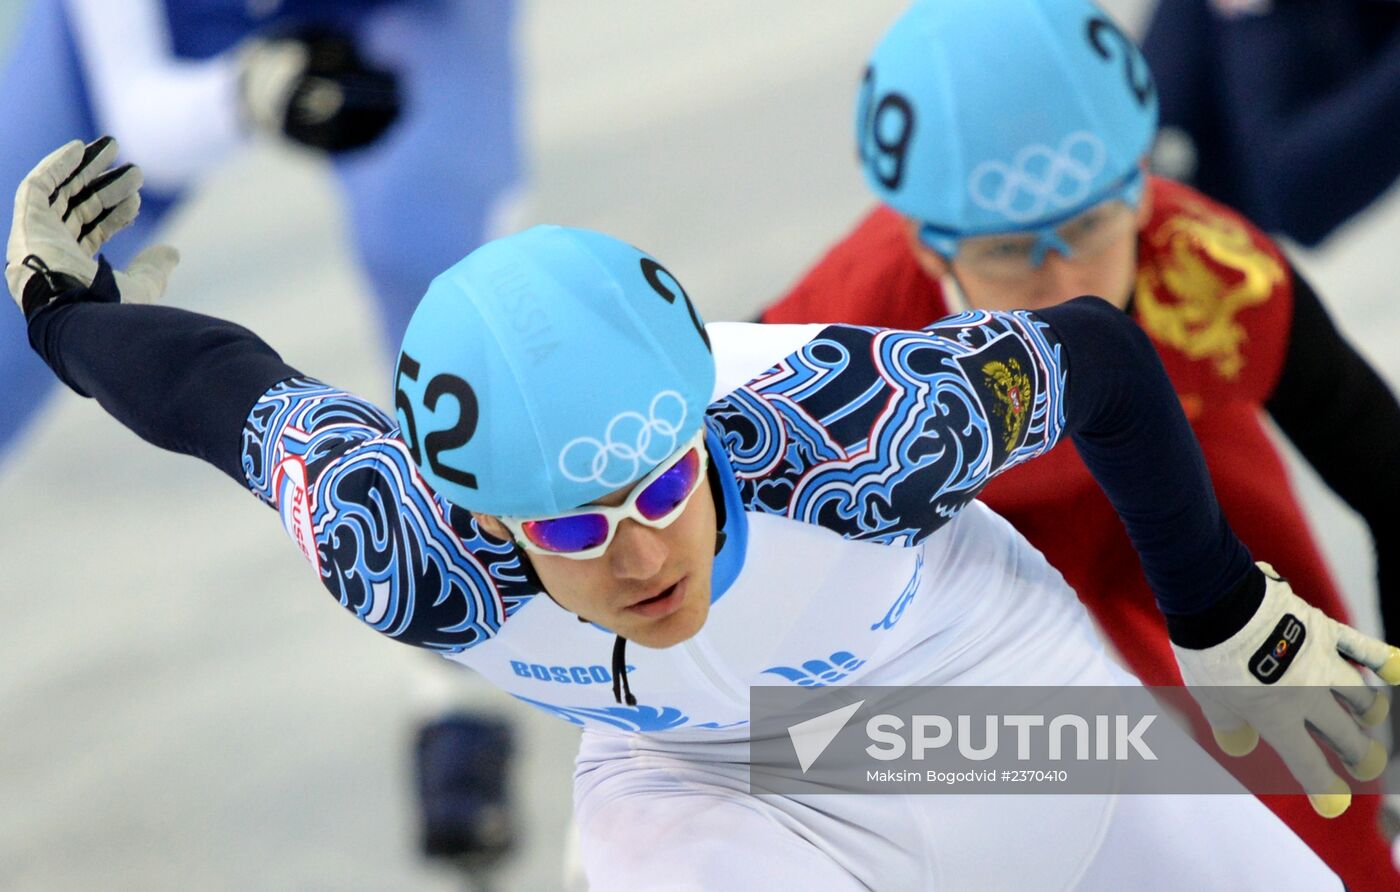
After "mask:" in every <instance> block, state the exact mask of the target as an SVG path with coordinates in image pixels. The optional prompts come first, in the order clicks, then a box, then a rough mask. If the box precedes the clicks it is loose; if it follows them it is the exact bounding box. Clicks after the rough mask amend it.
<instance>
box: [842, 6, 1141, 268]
mask: <svg viewBox="0 0 1400 892" xmlns="http://www.w3.org/2000/svg"><path fill="white" fill-rule="evenodd" d="M1156 127H1157V93H1156V89H1155V88H1154V85H1153V82H1152V76H1151V74H1150V73H1149V71H1148V68H1147V63H1146V61H1145V60H1144V59H1143V57H1142V54H1141V53H1140V52H1139V51H1138V49H1137V47H1136V46H1135V45H1134V44H1133V42H1132V41H1131V40H1130V39H1129V38H1127V37H1126V36H1125V35H1124V33H1123V32H1122V31H1121V30H1119V28H1118V26H1117V25H1115V24H1114V23H1113V21H1112V20H1111V19H1110V18H1109V17H1108V16H1107V14H1105V13H1104V12H1103V10H1101V9H1099V8H1098V7H1097V6H1095V5H1094V4H1093V3H1090V2H1088V0H915V2H914V4H913V5H912V6H911V7H910V8H909V9H908V10H907V11H906V12H905V13H904V14H903V15H902V16H901V17H900V18H899V19H898V20H897V21H896V22H895V23H894V25H893V26H891V27H890V29H889V31H888V32H887V33H886V34H885V36H884V38H883V39H882V40H881V41H880V44H879V45H878V46H877V47H876V49H875V51H874V53H873V54H872V55H871V57H870V64H869V67H868V68H867V70H866V74H865V79H864V81H863V83H862V86H861V92H860V100H859V102H858V103H857V111H856V138H857V141H858V146H859V151H860V158H861V164H862V167H863V169H864V173H865V179H866V181H867V183H869V185H870V187H871V188H872V189H873V190H874V191H875V193H876V195H877V196H879V198H880V199H881V200H883V201H884V202H885V203H886V204H888V205H890V206H891V207H893V208H894V209H895V210H897V211H899V212H900V213H902V214H904V215H906V216H909V217H913V218H915V219H917V220H920V221H922V222H924V223H925V225H926V236H927V233H928V232H933V233H935V234H936V233H937V232H939V231H943V232H947V233H948V234H950V235H952V236H959V235H976V234H982V233H991V232H1007V231H1014V230H1016V229H1020V228H1033V227H1035V226H1037V225H1043V224H1044V223H1046V222H1047V221H1053V220H1057V219H1061V218H1068V217H1071V216H1073V215H1074V214H1076V213H1078V212H1079V211H1080V210H1083V209H1085V208H1088V207H1090V206H1092V205H1094V204H1096V203H1098V202H1099V201H1103V200H1105V199H1106V198H1111V197H1115V196H1123V197H1126V198H1128V199H1129V200H1131V201H1134V202H1135V201H1136V199H1137V197H1138V196H1139V195H1140V194H1141V188H1142V177H1141V175H1140V168H1139V161H1140V159H1141V158H1142V157H1143V155H1144V154H1145V153H1146V152H1147V150H1148V148H1149V147H1150V145H1151V143H1152V139H1153V136H1154V134H1155V132H1156ZM926 240H927V238H926Z"/></svg>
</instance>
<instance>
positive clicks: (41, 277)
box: [20, 254, 121, 322]
mask: <svg viewBox="0 0 1400 892" xmlns="http://www.w3.org/2000/svg"><path fill="white" fill-rule="evenodd" d="M21 263H23V264H24V265H25V266H27V267H29V268H30V269H32V270H34V275H32V276H30V277H29V281H28V282H25V283H24V294H23V296H22V297H21V301H20V306H21V307H22V308H23V310H24V319H25V321H26V322H33V321H34V317H35V316H37V315H39V313H40V312H41V311H43V310H46V309H49V308H50V307H57V306H62V305H64V304H70V303H75V302H78V301H84V302H91V303H120V302H121V293H120V292H119V291H118V290H117V279H116V277H115V276H114V275H113V274H112V266H111V264H109V263H108V262H107V260H106V258H104V257H102V256H100V255H99V256H98V258H97V275H96V276H94V277H93V280H92V284H91V285H85V284H83V282H82V280H81V279H78V278H76V277H75V276H70V275H68V274H67V273H60V272H54V271H53V270H51V269H49V266H48V264H46V263H44V261H43V260H41V259H40V258H39V257H38V256H37V255H35V254H30V255H29V256H28V257H26V258H24V260H22V261H21Z"/></svg>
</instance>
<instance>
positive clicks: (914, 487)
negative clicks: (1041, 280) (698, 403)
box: [709, 311, 1065, 545]
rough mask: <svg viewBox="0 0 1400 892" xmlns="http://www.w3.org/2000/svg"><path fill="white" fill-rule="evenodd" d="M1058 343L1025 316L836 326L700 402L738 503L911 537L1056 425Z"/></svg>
mask: <svg viewBox="0 0 1400 892" xmlns="http://www.w3.org/2000/svg"><path fill="white" fill-rule="evenodd" d="M1064 387H1065V374H1064V368H1063V362H1062V360H1061V356H1060V346H1059V344H1058V342H1057V341H1056V340H1055V339H1054V335H1053V333H1052V332H1051V331H1050V329H1049V327H1048V326H1047V325H1045V323H1043V322H1041V321H1040V320H1039V319H1037V318H1036V317H1035V316H1034V315H1033V314H1030V313H1026V312H1019V311H1018V312H1012V313H989V312H982V311H978V312H971V313H963V314H961V315H958V316H954V317H949V318H947V319H944V320H942V321H940V322H939V323H938V324H937V325H934V326H930V327H929V328H928V329H926V330H924V331H920V332H912V331H892V330H885V329H876V328H865V327H858V326H845V325H833V326H829V327H827V328H825V329H823V330H822V332H821V333H820V334H819V335H818V336H817V337H816V338H814V339H813V340H811V341H809V342H808V343H806V344H805V345H803V347H802V348H801V349H800V350H799V351H798V352H796V353H794V354H792V355H791V356H789V357H787V358H786V359H784V360H783V361H782V362H780V363H778V364H777V365H776V366H774V367H773V368H772V369H770V370H768V371H767V372H765V373H764V374H763V375H761V376H759V377H758V378H756V379H755V380H753V381H751V382H749V384H747V385H745V386H744V387H741V388H739V389H738V390H736V391H734V392H732V393H730V394H729V395H727V396H726V397H725V398H724V399H722V400H720V401H718V402H716V403H714V404H713V405H712V406H711V407H710V411H709V416H710V418H711V423H712V424H714V425H715V426H716V427H717V428H718V431H717V432H718V433H719V434H720V436H721V439H722V440H723V442H724V445H725V450H726V452H727V454H728V455H729V458H730V462H731V464H732V466H733V468H734V472H735V475H736V477H737V479H738V482H739V489H740V494H741V497H742V498H743V500H744V502H745V506H746V507H747V508H748V510H751V511H757V512H763V513H769V514H777V515H781V516H785V517H791V518H794V519H796V520H801V521H804V522H807V523H812V524H816V525H819V526H822V527H825V528H827V529H830V530H833V531H835V532H838V533H840V534H841V535H843V536H845V537H847V538H850V539H860V540H867V541H872V542H879V543H884V544H899V545H912V544H915V543H918V542H920V541H922V540H923V539H924V538H925V537H926V536H928V535H929V534H930V533H932V532H933V531H934V530H936V529H938V528H939V527H940V526H942V525H943V524H944V523H946V522H947V521H948V520H949V519H950V518H951V517H952V516H953V515H955V514H956V513H957V512H958V511H960V510H961V509H962V507H963V506H964V505H966V504H967V503H968V502H969V501H971V500H972V499H973V498H974V497H975V496H976V495H977V493H978V492H979V491H980V490H981V488H982V487H983V486H985V485H986V483H987V481H988V480H990V479H991V477H992V476H993V475H994V474H996V473H997V472H998V471H1000V470H1003V469H1005V468H1009V467H1012V466H1014V465H1017V464H1019V463H1021V462H1023V461H1026V460H1027V459H1029V458H1032V457H1034V456H1037V455H1041V454H1043V453H1045V452H1047V451H1049V450H1050V448H1051V447H1053V446H1054V445H1055V442H1056V441H1057V440H1058V438H1059V436H1060V433H1061V431H1062V430H1063V429H1064V406H1063V400H1064Z"/></svg>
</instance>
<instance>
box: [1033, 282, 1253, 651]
mask: <svg viewBox="0 0 1400 892" xmlns="http://www.w3.org/2000/svg"><path fill="white" fill-rule="evenodd" d="M1036 315H1037V316H1038V317H1040V318H1041V319H1043V320H1044V321H1045V322H1047V323H1049V325H1050V328H1051V329H1052V330H1053V331H1054V332H1055V335H1056V336H1057V337H1058V339H1059V341H1060V345H1061V348H1062V350H1063V353H1064V361H1065V364H1066V366H1067V372H1068V374H1067V384H1066V390H1065V431H1066V433H1067V434H1068V435H1069V436H1070V437H1071V439H1072V440H1073V442H1074V446H1075V449H1077V450H1078V452H1079V455H1080V457H1081V458H1083V459H1084V464H1085V465H1086V466H1087V467H1088V468H1089V472H1090V473H1091V474H1093V476H1094V479H1095V480H1096V481H1097V482H1098V484H1099V486H1100V487H1101V488H1102V489H1103V491H1104V494H1105V495H1107V496H1108V499H1109V501H1110V502H1112V504H1113V507H1114V510H1116V511H1117V512H1118V516H1119V517H1120V518H1121V519H1122V521H1123V524H1124V526H1125V527H1127V530H1128V535H1129V537H1130V538H1131V539H1132V541H1133V545H1134V547H1135V548H1136V549H1137V552H1138V556H1139V558H1140V559H1141V561H1142V566H1143V571H1144V573H1145V574H1146V576H1147V581H1148V583H1149V584H1150V585H1151V587H1152V590H1153V592H1154V593H1155V594H1156V596H1157V603H1158V605H1159V606H1160V607H1161V608H1162V612H1163V613H1164V614H1165V615H1166V618H1167V625H1168V630H1169V631H1170V632H1171V636H1172V639H1173V640H1174V641H1176V642H1177V643H1178V644H1180V645H1183V646H1187V647H1208V646H1210V645H1212V644H1215V643H1218V642H1219V641H1223V640H1225V639H1226V638H1228V637H1229V636H1230V635H1231V634H1233V633H1234V632H1235V631H1237V630H1238V629H1239V628H1240V627H1241V626H1243V625H1244V622H1245V621H1246V620H1247V619H1248V618H1249V617H1250V616H1251V615H1253V613H1254V610H1255V609H1256V608H1257V606H1258V603H1259V599H1260V598H1262V597H1263V577H1262V575H1261V574H1260V572H1259V571H1258V570H1257V569H1255V567H1254V566H1253V563H1252V560H1251V558H1250V555H1249V551H1248V550H1247V549H1246V548H1245V546H1244V543H1242V542H1240V540H1239V539H1238V538H1237V537H1236V536H1235V534H1234V532H1233V531H1232V530H1231V529H1230V526H1229V524H1228V523H1227V522H1226V520H1225V516H1224V513H1223V512H1222V511H1221V508H1220V504H1219V502H1217V501H1216V498H1215V490H1214V489H1213V487H1212V486H1211V482H1210V473H1209V471H1208V470H1207V469H1206V464H1205V459H1204V457H1203V456H1202V455H1201V450H1200V446H1199V445H1198V444H1197V443H1196V438H1195V435H1194V434H1193V433H1192V431H1191V427H1190V425H1189V424H1188V423H1187V421H1186V415H1185V414H1184V413H1183V412H1182V410H1181V404H1180V402H1178V400H1177V396H1176V392H1175V390H1174V388H1173V387H1172V384H1171V380H1170V379H1169V378H1168V377H1167V373H1166V370H1165V369H1163V367H1162V363H1161V360H1160V359H1159V358H1158V356H1157V351H1156V350H1155V349H1154V348H1153V346H1152V342H1151V341H1150V340H1148V338H1147V335H1146V334H1144V333H1143V331H1142V329H1141V328H1139V327H1138V326H1137V325H1136V324H1135V323H1134V322H1133V321H1132V319H1130V318H1129V317H1128V315H1127V314H1125V313H1123V312H1122V311H1120V310H1118V309H1116V308H1115V307H1113V306H1112V305H1110V304H1108V303H1107V302H1105V301H1102V300H1099V299H1097V298H1083V297H1081V298H1078V299H1076V300H1073V301H1070V302H1068V303H1066V304H1061V305H1060V306H1057V307H1052V308H1049V309H1045V310H1038V311H1036ZM1065 522H1066V523H1073V522H1074V518H1072V517H1067V518H1065Z"/></svg>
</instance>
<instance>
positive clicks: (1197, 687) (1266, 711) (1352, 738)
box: [1172, 563, 1400, 818]
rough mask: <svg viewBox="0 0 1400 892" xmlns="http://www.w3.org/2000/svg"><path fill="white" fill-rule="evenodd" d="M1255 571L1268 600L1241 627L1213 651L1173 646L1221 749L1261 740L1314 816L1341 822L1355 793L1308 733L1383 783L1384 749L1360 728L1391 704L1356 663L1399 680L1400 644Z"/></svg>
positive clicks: (1269, 572) (1268, 571) (1241, 749)
mask: <svg viewBox="0 0 1400 892" xmlns="http://www.w3.org/2000/svg"><path fill="white" fill-rule="evenodd" d="M1258 566H1259V569H1261V570H1263V571H1264V576H1265V579H1266V583H1265V590H1264V600H1263V602H1262V603H1260V605H1259V609H1258V610H1257V611H1256V612H1255V614H1254V616H1253V617H1251V618H1250V620H1249V622H1248V623H1246V624H1245V626H1244V628H1242V629H1240V630H1239V631H1238V632H1236V633H1235V634H1234V635H1232V636H1231V637H1230V638H1228V639H1226V640H1225V641H1223V642H1221V643H1220V644H1217V645H1215V646H1213V647H1207V648H1204V649H1202V650H1191V649H1188V648H1183V647H1179V646H1177V645H1176V644H1173V645H1172V650H1174V651H1175V652H1176V661H1177V664H1178V665H1179V666H1180V667H1181V675H1182V678H1184V679H1185V680H1186V683H1187V684H1188V685H1190V686H1191V693H1192V695H1194V696H1195V698H1196V700H1197V702H1199V703H1200V704H1201V710H1202V711H1203V712H1204V713H1205V716H1206V720H1207V721H1209V722H1210V725H1211V729H1212V730H1213V731H1214V733H1215V740H1216V743H1218V744H1220V748H1221V749H1223V750H1224V751H1225V752H1226V753H1228V754H1229V755H1232V756H1243V755H1246V754H1248V753H1250V752H1251V751H1253V749H1254V747H1255V746H1256V745H1257V744H1258V743H1259V738H1260V737H1261V736H1262V737H1263V738H1264V739H1265V740H1267V741H1268V742H1269V744H1270V745H1271V746H1273V748H1274V749H1275V750H1277V751H1278V754H1279V756H1281V757H1282V758H1283V761H1284V764H1286V765H1287V766H1288V770H1289V771H1290V772H1291V773H1292V774H1293V776H1294V777H1295V778H1297V779H1298V781H1299V783H1301V784H1302V786H1303V789H1305V790H1307V791H1308V798H1309V799H1310V800H1311V801H1312V806H1313V808H1314V809H1315V810H1316V811H1317V813H1318V814H1320V815H1322V816H1323V817H1327V818H1335V817H1336V816H1337V815H1340V814H1341V813H1342V812H1344V811H1346V809H1347V806H1349V805H1350V804H1351V788H1350V787H1348V786H1347V784H1346V782H1345V781H1343V780H1342V779H1341V778H1339V777H1337V775H1336V774H1335V773H1334V772H1333V771H1332V769H1331V767H1330V766H1329V765H1328V763H1327V759H1326V757H1325V756H1324V755H1323V753H1322V750H1321V749H1320V748H1319V747H1318V745H1317V742H1316V741H1315V740H1314V739H1313V737H1312V735H1311V734H1310V733H1309V730H1310V729H1311V730H1312V731H1314V732H1316V733H1317V735H1318V736H1319V737H1320V738H1321V739H1323V740H1325V741H1326V742H1327V743H1328V745H1329V746H1331V747H1332V748H1333V749H1334V750H1336V751H1337V754H1338V755H1340V756H1341V759H1342V762H1343V763H1344V764H1345V765H1346V767H1347V771H1348V772H1349V773H1350V774H1351V775H1352V776H1353V777H1355V778H1357V779H1358V780H1362V781H1369V780H1374V779H1375V778H1377V777H1379V776H1380V774H1381V772H1382V771H1384V770H1385V765H1386V751H1385V747H1383V746H1382V745H1381V744H1380V743H1378V742H1377V741H1375V740H1373V739H1372V738H1371V737H1369V736H1368V735H1367V734H1366V732H1365V731H1364V730H1362V726H1363V725H1365V726H1372V725H1376V724H1378V723H1379V722H1380V721H1381V720H1382V719H1384V718H1385V716H1386V713H1387V712H1388V711H1389V709H1390V701H1389V699H1388V698H1387V697H1386V695H1385V694H1383V693H1380V692H1377V691H1374V690H1372V689H1371V688H1369V687H1367V685H1366V682H1365V680H1364V679H1363V678H1362V677H1361V673H1360V672H1358V671H1357V668H1356V665H1355V664H1356V663H1359V664H1361V665H1363V666H1366V667H1368V668H1370V669H1372V670H1374V671H1375V672H1376V673H1377V674H1378V675H1380V677H1381V678H1382V679H1384V680H1385V681H1386V682H1388V683H1389V684H1397V683H1400V648H1396V647H1392V646H1390V645H1389V644H1386V643H1385V642H1384V641H1380V640H1377V639H1375V638H1371V637H1370V636H1367V635H1363V634H1362V633H1360V632H1358V631H1356V630H1355V629H1353V628H1351V627H1350V626H1346V625H1343V624H1342V623H1339V622H1337V621H1336V620H1334V619H1331V618H1330V617H1328V616H1327V615H1326V614H1324V613H1323V612H1322V611H1320V610H1318V609H1317V608H1316V607H1313V606H1312V605H1311V604H1309V603H1307V602H1306V601H1304V600H1303V599H1302V598H1300V597H1298V596H1297V595H1295V594H1294V593H1293V589H1292V588H1290V587H1289V585H1288V583H1287V582H1286V581H1285V580H1284V579H1283V578H1282V577H1280V576H1279V575H1278V574H1277V573H1275V572H1274V568H1273V567H1271V566H1269V565H1268V564H1264V563H1261V564H1259V565H1258ZM1338 698H1340V701H1339V699H1338ZM1341 701H1344V702H1345V703H1346V706H1347V707H1350V708H1349V709H1348V708H1346V707H1344V706H1343V705H1342V702H1341Z"/></svg>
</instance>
